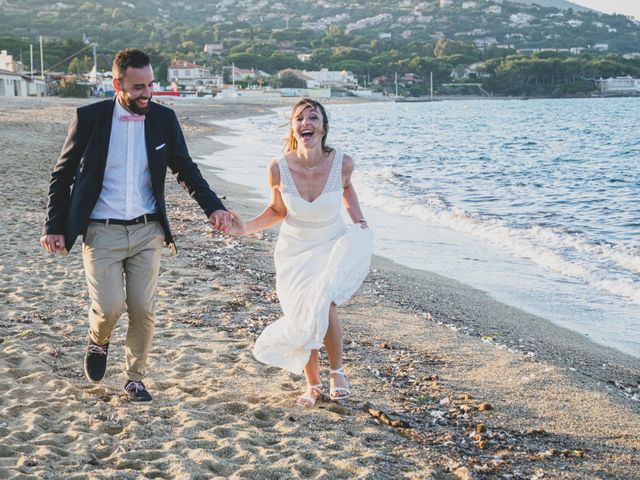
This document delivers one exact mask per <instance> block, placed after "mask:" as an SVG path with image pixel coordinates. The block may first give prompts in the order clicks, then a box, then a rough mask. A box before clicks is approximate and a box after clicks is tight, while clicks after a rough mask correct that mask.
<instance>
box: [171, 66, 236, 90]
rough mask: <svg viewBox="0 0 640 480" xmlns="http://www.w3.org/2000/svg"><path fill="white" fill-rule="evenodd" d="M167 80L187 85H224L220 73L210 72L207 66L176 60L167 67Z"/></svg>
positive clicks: (218, 86) (219, 86) (217, 86)
mask: <svg viewBox="0 0 640 480" xmlns="http://www.w3.org/2000/svg"><path fill="white" fill-rule="evenodd" d="M167 80H168V81H169V82H175V83H177V84H178V85H184V86H187V87H216V88H221V87H222V86H223V85H224V81H223V78H222V75H217V74H211V72H210V71H209V69H208V68H206V67H202V66H200V65H196V64H195V63H190V62H187V61H185V60H177V61H175V62H173V63H172V64H171V65H169V68H168V69H167Z"/></svg>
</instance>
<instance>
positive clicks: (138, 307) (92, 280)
mask: <svg viewBox="0 0 640 480" xmlns="http://www.w3.org/2000/svg"><path fill="white" fill-rule="evenodd" d="M163 243H164V231H163V230H162V227H161V226H160V223H159V222H157V221H153V222H149V223H147V224H138V225H131V226H125V225H105V224H102V223H98V222H90V223H89V226H88V228H87V231H86V233H85V235H84V239H83V245H82V258H83V260H84V270H85V274H86V277H87V286H88V288H89V296H90V298H91V306H90V308H89V337H90V338H91V340H93V341H94V342H95V343H96V344H98V345H104V344H105V343H107V342H108V341H109V339H110V338H111V333H112V332H113V329H114V327H115V326H116V323H117V321H118V319H119V318H120V316H121V315H122V314H123V313H124V312H125V310H126V312H127V313H128V315H129V327H128V329H127V343H126V352H125V353H126V374H127V378H128V379H129V380H133V381H140V380H142V378H143V377H144V374H145V367H146V365H147V358H148V357H149V350H150V349H151V339H152V338H153V332H154V329H155V320H156V317H155V300H156V290H157V287H158V272H159V270H160V255H161V252H162V245H163Z"/></svg>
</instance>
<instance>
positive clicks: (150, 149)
mask: <svg viewBox="0 0 640 480" xmlns="http://www.w3.org/2000/svg"><path fill="white" fill-rule="evenodd" d="M153 110H154V105H153V103H152V104H151V105H150V108H149V110H148V111H147V114H146V115H145V118H144V139H145V144H146V146H147V161H148V162H149V173H150V174H151V182H152V183H153V182H154V180H155V178H156V177H157V170H158V169H157V166H158V162H156V161H155V160H156V150H155V144H156V143H155V138H154V132H155V131H156V130H155V128H154V123H155V122H154V115H153Z"/></svg>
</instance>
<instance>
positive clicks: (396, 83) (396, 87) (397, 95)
mask: <svg viewBox="0 0 640 480" xmlns="http://www.w3.org/2000/svg"><path fill="white" fill-rule="evenodd" d="M397 96H398V72H396V97H397Z"/></svg>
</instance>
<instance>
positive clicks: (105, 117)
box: [98, 98, 117, 173]
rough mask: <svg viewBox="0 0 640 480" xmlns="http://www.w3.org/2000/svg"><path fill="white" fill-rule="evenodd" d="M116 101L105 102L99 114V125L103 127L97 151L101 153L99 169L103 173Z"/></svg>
mask: <svg viewBox="0 0 640 480" xmlns="http://www.w3.org/2000/svg"><path fill="white" fill-rule="evenodd" d="M115 102H117V100H116V99H115V98H114V99H113V101H111V102H105V108H104V110H103V112H102V113H101V117H102V118H101V119H100V122H99V125H103V126H104V127H103V128H102V129H101V135H100V137H99V139H98V141H99V145H98V146H99V147H100V148H99V149H98V151H99V152H101V153H102V156H101V157H100V162H99V165H100V169H101V171H102V172H103V173H104V170H105V168H106V167H107V155H108V154H109V141H110V140H111V124H112V123H113V109H114V108H115V106H116V104H115Z"/></svg>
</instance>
